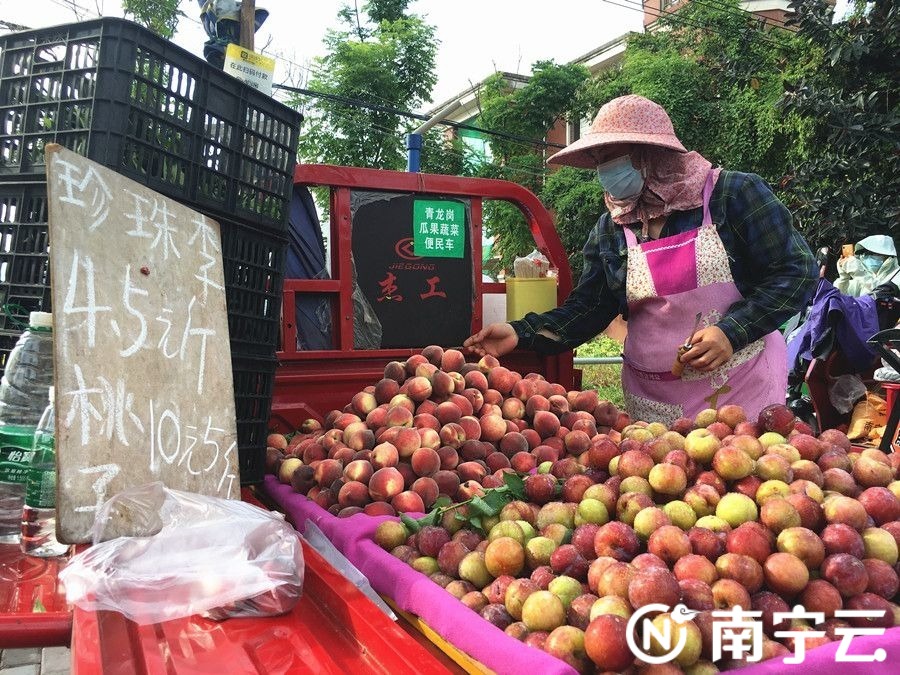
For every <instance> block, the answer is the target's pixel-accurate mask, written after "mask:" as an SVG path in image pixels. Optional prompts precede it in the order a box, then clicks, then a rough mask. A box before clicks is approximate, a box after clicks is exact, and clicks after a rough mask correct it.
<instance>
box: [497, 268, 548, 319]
mask: <svg viewBox="0 0 900 675" xmlns="http://www.w3.org/2000/svg"><path fill="white" fill-rule="evenodd" d="M555 307H556V277H542V278H539V279H517V278H516V277H508V278H507V279H506V320H507V321H515V320H516V319H521V318H522V317H523V316H525V315H526V314H528V312H538V313H540V312H546V311H547V310H549V309H554V308H555Z"/></svg>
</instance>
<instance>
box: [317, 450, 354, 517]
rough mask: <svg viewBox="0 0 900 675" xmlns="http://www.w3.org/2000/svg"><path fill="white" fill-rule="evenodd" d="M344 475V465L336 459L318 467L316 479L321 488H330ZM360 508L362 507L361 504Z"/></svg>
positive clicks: (324, 460) (324, 461)
mask: <svg viewBox="0 0 900 675" xmlns="http://www.w3.org/2000/svg"><path fill="white" fill-rule="evenodd" d="M343 473H344V467H343V465H342V464H341V463H340V462H339V461H337V460H335V459H323V460H322V461H321V462H319V463H318V465H316V468H315V473H314V478H315V481H316V483H318V484H319V486H320V487H329V486H330V485H331V484H332V483H334V481H336V480H337V479H338V478H340V477H341V476H342V475H343ZM358 506H362V504H359V505H358Z"/></svg>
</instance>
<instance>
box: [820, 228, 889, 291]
mask: <svg viewBox="0 0 900 675" xmlns="http://www.w3.org/2000/svg"><path fill="white" fill-rule="evenodd" d="M837 270H838V278H837V279H835V281H834V287H835V288H836V289H838V290H839V291H840V292H841V293H843V294H844V295H852V296H853V297H855V298H858V297H859V296H861V295H865V294H866V293H871V292H872V290H874V289H875V288H877V287H878V286H881V285H882V284H886V283H888V282H889V281H891V280H893V278H894V276H895V275H896V274H897V272H898V271H900V266H898V264H897V249H896V248H895V247H894V240H893V239H891V238H890V237H889V236H887V235H884V234H873V235H871V236H868V237H866V238H865V239H861V240H860V241H859V242H858V243H857V244H856V246H854V247H853V254H852V255H849V256H845V257H842V258H841V259H840V260H838V261H837Z"/></svg>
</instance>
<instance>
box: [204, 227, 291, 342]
mask: <svg viewBox="0 0 900 675" xmlns="http://www.w3.org/2000/svg"><path fill="white" fill-rule="evenodd" d="M213 217H215V215H214V214H213ZM217 220H218V221H219V223H220V225H221V226H222V266H223V271H224V273H225V299H226V301H227V303H228V333H229V335H230V336H231V353H232V355H237V356H253V357H262V358H274V357H275V350H276V348H277V346H278V340H279V338H280V334H281V298H282V290H283V288H282V287H283V285H284V268H285V262H286V257H287V246H288V240H287V238H285V237H282V236H277V235H275V234H273V233H267V232H263V231H259V230H256V229H254V228H253V227H251V226H249V225H246V224H241V223H238V222H235V221H232V220H227V219H225V218H217Z"/></svg>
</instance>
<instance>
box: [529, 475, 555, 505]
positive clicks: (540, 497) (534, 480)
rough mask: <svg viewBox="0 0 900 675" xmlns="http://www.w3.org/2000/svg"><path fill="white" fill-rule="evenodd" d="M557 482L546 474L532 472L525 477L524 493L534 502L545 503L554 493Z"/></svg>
mask: <svg viewBox="0 0 900 675" xmlns="http://www.w3.org/2000/svg"><path fill="white" fill-rule="evenodd" d="M556 487H557V482H556V478H555V477H554V476H550V475H548V474H533V475H530V476H527V477H526V478H525V494H526V495H527V496H528V499H529V501H531V502H534V503H535V504H546V503H547V502H549V501H550V500H551V499H553V496H554V494H555V493H556Z"/></svg>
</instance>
